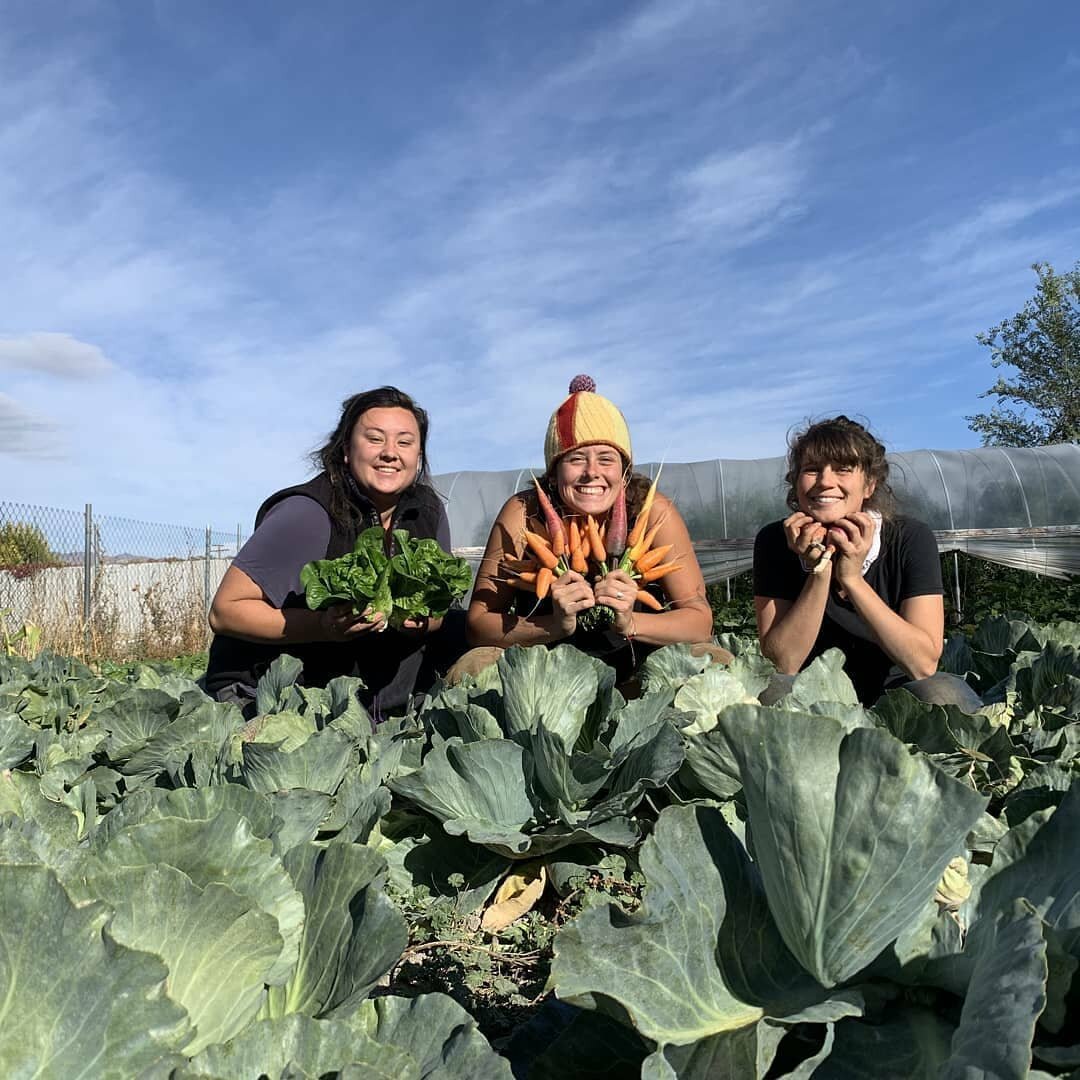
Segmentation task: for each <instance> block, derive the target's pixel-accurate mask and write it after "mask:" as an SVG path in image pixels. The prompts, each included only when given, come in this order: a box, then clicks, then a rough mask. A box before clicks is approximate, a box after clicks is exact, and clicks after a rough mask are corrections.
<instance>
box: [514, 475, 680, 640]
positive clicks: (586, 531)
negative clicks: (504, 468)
mask: <svg viewBox="0 0 1080 1080" xmlns="http://www.w3.org/2000/svg"><path fill="white" fill-rule="evenodd" d="M659 479H660V475H659V473H657V477H656V480H654V481H653V482H652V485H651V486H650V488H649V491H648V494H647V495H646V496H645V502H644V503H643V504H642V507H641V512H640V513H639V514H638V516H637V519H636V520H635V522H634V527H633V528H632V529H630V531H629V532H627V528H626V525H627V521H626V492H625V489H623V488H620V489H619V494H618V497H617V498H616V500H615V504H614V506H612V508H611V513H610V515H609V517H608V520H607V522H605V523H604V524H601V523H599V522H597V520H596V519H595V518H594V517H593V516H592V515H591V514H589V515H586V516H585V518H584V519H581V518H577V517H571V518H568V519H567V520H565V521H564V520H563V519H562V518H561V517H560V516H559V514H558V512H557V511H556V510H555V507H554V506H552V504H551V500H550V499H549V498H548V497H547V494H546V493H545V492H544V489H543V488H542V487H541V486H540V483H539V481H537V480H535V479H534V481H533V482H534V483H535V484H536V496H537V499H538V500H539V503H540V511H541V513H542V515H543V518H544V525H545V530H546V532H547V535H546V536H544V535H542V534H540V533H537V532H532V531H530V530H528V529H526V530H525V544H526V547H527V548H528V554H529V555H530V556H531V557H527V558H525V559H504V560H503V562H502V569H503V570H504V571H505V572H506V574H507V576H508V578H509V579H510V580H511V581H513V583H514V584H515V585H516V586H517V587H519V588H521V589H523V590H526V591H529V592H535V593H536V597H537V599H538V600H542V599H543V598H544V597H545V596H547V594H548V591H549V590H550V588H551V583H552V582H553V581H554V580H555V578H558V577H561V576H562V575H563V574H565V573H567V572H568V571H570V570H574V571H576V572H577V573H579V574H581V575H582V576H583V577H587V578H589V577H592V578H594V579H598V578H601V577H603V576H604V575H605V574H607V573H608V572H609V571H611V570H624V571H625V572H626V573H628V574H629V575H630V576H631V577H632V578H634V579H635V581H636V582H637V583H638V591H637V599H638V600H639V601H640V602H641V603H642V604H643V605H644V606H645V607H648V608H651V609H652V610H653V611H662V610H663V605H662V604H661V603H660V601H659V600H657V598H656V597H655V596H653V594H652V593H650V592H649V591H648V590H647V589H645V587H644V586H646V585H648V584H650V583H651V582H654V581H659V580H660V579H661V578H663V577H666V576H667V575H668V574H670V573H672V572H673V571H675V570H679V569H681V566H680V564H679V563H677V562H674V561H669V562H664V559H665V558H667V557H668V556H669V554H670V553H671V548H672V545H671V544H661V545H660V546H659V547H653V541H654V540H655V539H656V534H657V533H658V532H659V530H660V526H661V524H662V523H663V522H662V520H661V521H656V522H654V523H652V525H651V527H650V521H649V518H650V516H651V513H652V505H653V498H654V497H655V495H656V484H657V480H659ZM590 610H591V611H595V612H597V616H596V617H595V618H598V619H600V620H604V616H605V613H606V616H607V619H606V621H607V622H608V623H609V622H610V621H611V618H613V615H614V613H613V612H612V611H611V609H610V608H604V607H598V608H593V609H590ZM590 621H592V620H589V619H586V620H585V622H586V624H588V623H589V622H590ZM598 625H603V623H602V622H600V623H598Z"/></svg>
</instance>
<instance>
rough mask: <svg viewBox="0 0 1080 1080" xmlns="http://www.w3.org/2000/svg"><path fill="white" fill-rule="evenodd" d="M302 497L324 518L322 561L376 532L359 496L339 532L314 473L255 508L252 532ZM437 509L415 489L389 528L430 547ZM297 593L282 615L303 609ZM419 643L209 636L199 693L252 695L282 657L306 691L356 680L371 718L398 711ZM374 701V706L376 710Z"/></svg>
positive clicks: (375, 520) (403, 638) (435, 500)
mask: <svg viewBox="0 0 1080 1080" xmlns="http://www.w3.org/2000/svg"><path fill="white" fill-rule="evenodd" d="M293 495H303V496H306V497H307V498H309V499H313V500H314V501H315V502H317V503H318V504H319V505H320V506H321V507H322V508H323V509H324V510H325V511H326V513H327V516H328V517H329V518H330V540H329V542H328V543H327V545H326V554H325V555H324V556H323V558H326V559H336V558H339V557H340V556H342V555H345V554H346V553H348V552H350V551H352V550H353V547H354V546H355V545H356V538H357V536H358V535H359V534H360V533H361V532H363V530H364V529H368V528H371V527H372V526H375V525H378V524H380V522H379V514H378V511H377V510H376V509H375V507H374V506H373V505H372V504H371V503H370V502H368V500H367V499H365V498H364V497H363V496H362V495H359V493H354V495H353V503H354V505H355V506H356V507H357V509H358V510H360V511H361V514H362V517H361V520H360V522H359V523H358V525H348V526H343V525H342V524H340V523H339V522H338V521H336V520H335V519H334V517H333V516H332V515H331V514H330V481H329V478H328V477H327V475H326V473H320V474H319V475H318V476H316V477H315V479H314V480H309V481H308V482H307V483H306V484H297V485H296V486H294V487H289V488H283V489H282V490H281V491H277V492H275V493H274V494H273V495H271V496H270V497H269V498H268V499H267V500H266V501H265V502H264V503H263V504H262V506H260V507H259V511H258V513H257V514H256V515H255V528H256V529H257V528H258V527H259V525H260V524H262V521H263V519H264V518H265V517H266V515H267V514H268V513H269V512H270V510H271V508H272V507H274V506H276V505H277V504H278V503H279V502H281V501H282V500H283V499H287V498H290V497H291V496H293ZM443 516H444V511H443V507H442V502H441V500H440V499H439V497H438V495H436V494H435V492H434V491H432V489H431V488H429V487H427V486H426V485H424V484H416V485H414V486H413V487H411V488H409V489H408V490H407V491H405V492H403V493H402V496H401V498H400V499H399V500H398V504H397V506H396V507H395V508H394V517H393V523H392V527H393V528H394V529H404V530H405V531H406V532H407V533H408V534H409V535H410V536H412V537H415V538H417V539H421V540H423V539H435V538H436V535H437V533H438V530H439V525H440V524H441V523H442V520H443ZM306 606H307V605H306V603H305V601H304V596H303V594H302V593H289V595H288V596H287V597H286V598H285V602H284V603H283V604H282V607H283V608H290V607H291V608H296V607H306ZM423 646H424V639H423V638H417V637H413V636H409V635H406V634H400V633H398V632H397V631H396V630H386V631H384V632H382V633H378V634H365V635H363V638H362V640H361V641H358V642H351V641H350V642H332V641H326V642H312V643H310V644H306V645H299V644H287V645H264V644H259V643H257V642H254V641H243V640H242V639H240V638H235V637H230V636H229V635H228V634H215V635H214V639H213V641H211V643H210V656H209V660H208V662H207V670H206V682H205V686H206V692H207V693H208V694H211V695H214V694H216V693H217V691H219V690H221V689H222V688H223V687H226V686H229V685H230V684H232V683H239V684H241V685H242V686H248V687H254V686H255V684H256V683H257V682H258V681H259V679H260V677H261V676H262V674H263V673H264V672H265V671H266V669H267V668H268V667H269V666H270V665H271V664H272V663H273V662H274V660H276V659H277V658H278V657H279V656H281V655H283V654H288V655H290V656H295V657H297V659H299V660H300V661H302V663H303V665H304V670H303V673H302V674H301V677H300V681H301V682H302V683H303V685H305V686H325V685H326V684H327V683H328V682H329V681H330V680H331V679H333V678H336V677H337V676H338V675H355V676H358V677H359V678H361V679H363V681H364V683H365V685H366V687H367V689H366V690H365V691H364V692H362V694H361V698H362V699H363V701H364V704H365V706H366V707H367V708H368V709H372V707H373V704H375V705H376V708H377V711H378V712H385V711H387V710H390V709H395V708H398V707H400V706H402V705H404V704H405V703H406V702H407V701H408V699H409V696H410V695H411V693H412V690H413V683H414V682H415V680H416V673H417V671H418V670H419V667H420V662H421V660H422V658H423ZM376 696H377V702H376Z"/></svg>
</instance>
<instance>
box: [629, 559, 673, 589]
mask: <svg viewBox="0 0 1080 1080" xmlns="http://www.w3.org/2000/svg"><path fill="white" fill-rule="evenodd" d="M681 569H682V564H681V563H664V565H663V566H654V567H653V568H652V569H651V570H646V571H645V573H644V574H642V575H641V577H640V578H639V579H638V580H639V581H641V582H642V583H644V584H645V585H648V584H649V582H650V581H659V580H660V579H661V578H662V577H667V575H668V574H672V573H674V572H675V571H676V570H681Z"/></svg>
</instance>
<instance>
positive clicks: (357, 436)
mask: <svg viewBox="0 0 1080 1080" xmlns="http://www.w3.org/2000/svg"><path fill="white" fill-rule="evenodd" d="M345 464H346V465H347V466H348V467H349V471H350V472H351V473H352V475H353V479H354V480H355V481H356V483H357V484H358V485H359V487H360V490H361V491H363V492H364V494H365V495H367V497H368V498H369V499H371V501H372V503H374V505H375V506H376V507H377V508H378V509H380V510H383V509H387V508H389V507H392V506H395V505H396V504H397V499H398V496H399V495H400V494H401V493H402V492H403V491H404V490H405V489H406V488H407V487H409V486H410V485H411V484H413V483H414V482H415V480H416V475H417V472H418V470H419V465H420V428H419V425H418V424H417V422H416V417H415V416H414V415H413V414H412V413H411V412H410V411H409V410H408V409H399V408H385V409H383V408H378V409H368V410H367V411H366V412H364V413H361V414H360V417H359V418H358V419H357V421H356V423H355V425H353V430H352V435H351V436H350V438H349V448H348V451H347V453H346V455H345Z"/></svg>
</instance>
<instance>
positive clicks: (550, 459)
mask: <svg viewBox="0 0 1080 1080" xmlns="http://www.w3.org/2000/svg"><path fill="white" fill-rule="evenodd" d="M594 443H606V444H607V445H608V446H614V447H615V449H616V450H618V451H619V453H621V454H622V456H623V457H624V458H625V459H626V463H627V465H629V464H630V463H631V462H632V461H633V451H632V450H631V447H630V429H629V428H628V427H627V425H626V418H625V417H624V416H623V414H622V413H621V412H619V410H618V408H617V407H616V406H615V405H613V404H612V403H611V402H610V401H608V399H607V398H606V397H603V396H601V395H600V394H598V393H597V392H596V380H595V379H593V377H592V376H591V375H575V376H574V377H573V378H572V379H571V380H570V396H569V397H567V399H566V400H565V401H564V402H563V403H562V404H561V405H560V406H559V407H558V408H557V409H556V410H555V411H554V412H553V413H552V414H551V420H550V422H549V423H548V429H547V437H546V438H545V439H544V464H545V465H546V467H547V468H549V469H550V468H551V466H552V465H553V464H554V463H555V462H556V461H557V460H558V459H559V458H561V457H562V456H563V454H568V453H569V452H570V451H571V450H576V449H577V448H578V447H579V446H590V445H592V444H594Z"/></svg>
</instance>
